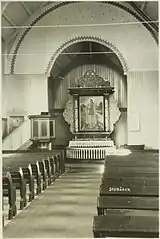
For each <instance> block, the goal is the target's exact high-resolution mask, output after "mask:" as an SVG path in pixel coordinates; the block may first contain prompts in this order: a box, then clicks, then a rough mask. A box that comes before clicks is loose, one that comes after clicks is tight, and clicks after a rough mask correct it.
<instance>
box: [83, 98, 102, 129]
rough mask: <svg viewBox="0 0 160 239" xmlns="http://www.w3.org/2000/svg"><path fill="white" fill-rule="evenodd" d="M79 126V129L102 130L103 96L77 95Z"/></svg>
mask: <svg viewBox="0 0 160 239" xmlns="http://www.w3.org/2000/svg"><path fill="white" fill-rule="evenodd" d="M79 128H80V130H81V131H103V130H104V102H103V96H80V97H79Z"/></svg>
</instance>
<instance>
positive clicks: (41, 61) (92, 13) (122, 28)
mask: <svg viewBox="0 0 160 239" xmlns="http://www.w3.org/2000/svg"><path fill="white" fill-rule="evenodd" d="M36 17H37V16H35V18H36ZM124 22H127V23H128V24H123V23H124ZM130 22H137V24H129V23H130ZM104 23H106V24H113V25H106V26H95V25H94V26H89V27H86V26H85V27H84V25H85V24H90V25H91V24H104ZM117 23H121V24H120V25H119V24H118V25H117ZM56 25H79V27H74V26H72V27H58V28H55V27H43V26H56ZM37 26H41V27H40V28H37V27H34V28H32V29H31V30H30V31H29V32H28V34H27V36H26V37H25V38H24V40H23V42H22V44H21V45H20V49H19V51H18V54H19V55H18V56H17V60H16V64H15V73H23V74H24V73H26V74H27V73H28V74H32V73H34V74H44V73H45V71H46V68H47V66H48V64H49V61H50V59H51V57H52V55H53V54H54V53H55V52H56V50H57V49H58V48H59V47H60V46H61V45H62V44H64V43H65V42H67V41H69V40H70V39H72V38H75V37H78V36H79V37H81V36H85V37H87V36H94V37H98V38H101V39H104V40H106V41H108V42H110V43H111V44H113V45H114V46H115V47H116V48H117V49H118V50H119V51H120V52H121V53H122V55H123V57H124V58H125V60H126V62H127V65H128V67H129V70H130V71H133V70H135V71H139V70H140V71H145V70H148V69H150V70H157V69H158V53H157V45H156V43H155V41H154V39H153V37H152V36H151V34H150V33H149V31H148V30H146V28H145V27H144V26H143V25H142V24H139V23H138V20H137V19H135V18H134V17H133V16H132V15H130V14H129V13H128V12H126V11H124V10H122V9H120V8H118V7H116V6H113V5H110V4H103V3H99V2H90V3H88V2H81V3H74V4H68V5H65V6H62V7H60V8H58V9H57V10H56V11H53V12H51V13H49V14H47V15H45V16H44V17H43V18H42V19H41V20H40V21H39V22H38V23H37ZM17 42H18V38H17ZM14 48H15V45H14V46H13V48H12V51H11V53H13V51H14ZM23 54H25V55H23ZM26 54H30V55H26ZM148 59H149V60H148ZM10 60H11V57H9V58H8V67H7V69H9V65H10V64H9V63H10ZM36 62H38V67H35V63H36Z"/></svg>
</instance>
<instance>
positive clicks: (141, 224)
mask: <svg viewBox="0 0 160 239" xmlns="http://www.w3.org/2000/svg"><path fill="white" fill-rule="evenodd" d="M158 228H159V223H158V212H157V211H153V212H152V213H151V211H149V212H148V214H144V215H143V212H142V213H141V212H140V215H137V216H136V215H134V214H133V213H132V212H129V213H128V214H127V215H126V214H125V213H121V212H120V211H119V213H118V212H116V213H107V215H105V216H95V217H94V221H93V234H94V238H96V237H101V238H105V237H116V238H117V237H128V238H134V237H136V238H137V237H138V238H141V237H142V238H155V237H157V238H158V234H159V233H158Z"/></svg>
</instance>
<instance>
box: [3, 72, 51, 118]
mask: <svg viewBox="0 0 160 239" xmlns="http://www.w3.org/2000/svg"><path fill="white" fill-rule="evenodd" d="M2 87H3V88H2V116H3V117H6V116H9V115H10V114H12V112H13V111H14V114H15V115H16V114H17V115H19V114H20V115H21V114H23V113H24V114H26V115H29V114H40V113H41V111H48V86H47V79H46V78H45V77H44V75H3V77H2Z"/></svg>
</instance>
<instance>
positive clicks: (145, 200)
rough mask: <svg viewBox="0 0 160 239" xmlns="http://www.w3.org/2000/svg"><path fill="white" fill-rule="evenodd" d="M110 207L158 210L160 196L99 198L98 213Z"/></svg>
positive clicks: (102, 212) (104, 212)
mask: <svg viewBox="0 0 160 239" xmlns="http://www.w3.org/2000/svg"><path fill="white" fill-rule="evenodd" d="M109 209H134V210H158V197H135V196H116V197H115V196H101V197H98V199H97V212H98V215H105V214H106V213H107V211H108V210H109Z"/></svg>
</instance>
